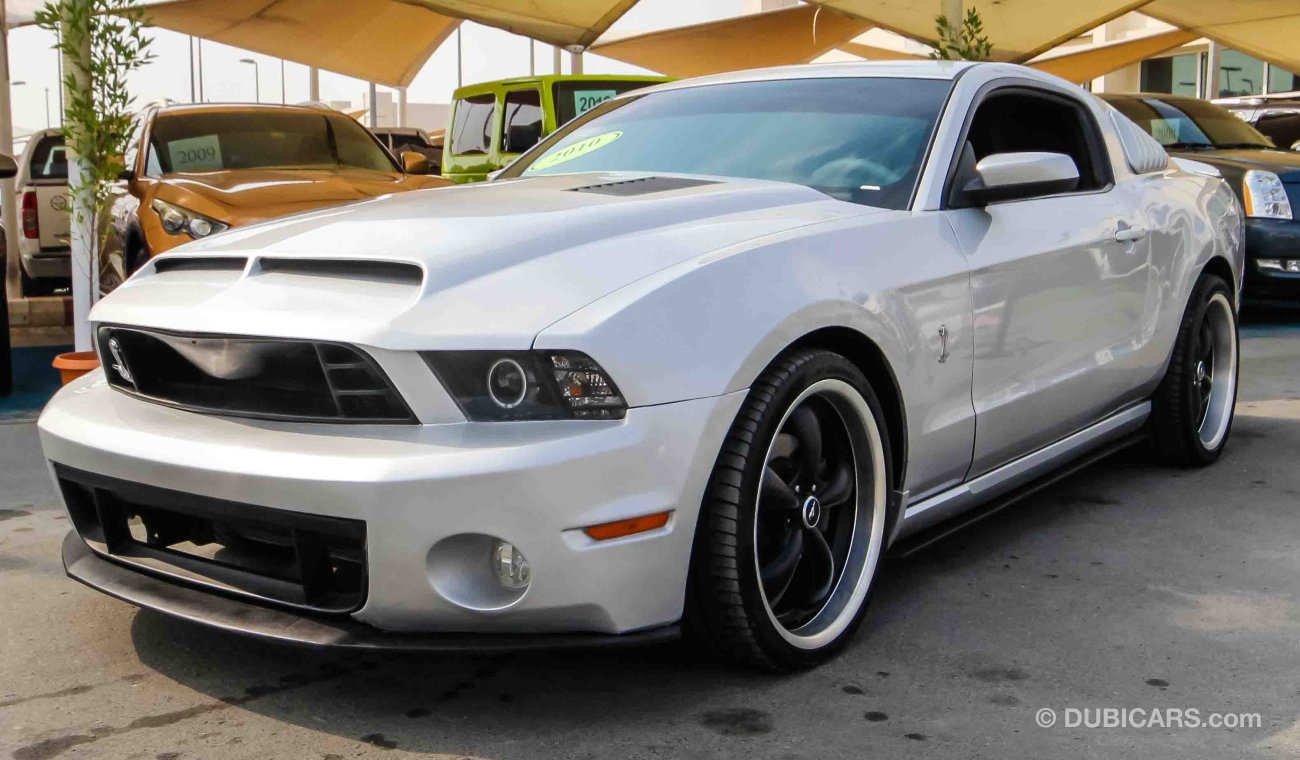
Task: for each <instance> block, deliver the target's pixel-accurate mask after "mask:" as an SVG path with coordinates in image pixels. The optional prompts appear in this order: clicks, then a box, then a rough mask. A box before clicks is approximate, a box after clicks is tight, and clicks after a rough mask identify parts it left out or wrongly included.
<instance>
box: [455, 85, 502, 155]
mask: <svg viewBox="0 0 1300 760" xmlns="http://www.w3.org/2000/svg"><path fill="white" fill-rule="evenodd" d="M496 105H497V101H496V96H495V95H491V94H488V95H475V96H473V97H469V98H463V99H461V100H458V101H457V102H456V118H455V119H454V120H453V121H452V125H451V152H452V154H453V155H458V156H470V155H483V154H485V153H487V152H488V151H490V150H492V123H493V121H494V119H495V117H496V110H497V109H496Z"/></svg>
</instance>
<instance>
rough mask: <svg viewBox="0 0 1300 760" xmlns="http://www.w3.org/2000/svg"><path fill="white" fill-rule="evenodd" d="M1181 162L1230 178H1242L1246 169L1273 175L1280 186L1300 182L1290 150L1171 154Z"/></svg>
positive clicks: (1298, 160)
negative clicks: (1210, 168) (1197, 164)
mask: <svg viewBox="0 0 1300 760" xmlns="http://www.w3.org/2000/svg"><path fill="white" fill-rule="evenodd" d="M1171 153H1172V154H1173V155H1176V156H1179V157H1181V158H1190V159H1192V160H1193V161H1200V162H1202V163H1206V164H1209V165H1210V166H1213V167H1215V168H1216V169H1220V170H1224V169H1226V170H1228V172H1227V173H1228V174H1230V175H1240V174H1244V173H1245V172H1246V171H1248V170H1250V169H1263V170H1264V171H1270V172H1274V173H1276V174H1277V175H1278V176H1279V177H1281V178H1282V180H1283V181H1284V182H1300V153H1297V152H1295V151H1290V150H1272V149H1255V148H1244V149H1243V148H1236V149H1232V150H1188V151H1171Z"/></svg>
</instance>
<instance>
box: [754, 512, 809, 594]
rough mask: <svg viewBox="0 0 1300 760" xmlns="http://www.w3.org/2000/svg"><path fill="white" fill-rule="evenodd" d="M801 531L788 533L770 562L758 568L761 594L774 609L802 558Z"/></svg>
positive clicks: (788, 585) (802, 541)
mask: <svg viewBox="0 0 1300 760" xmlns="http://www.w3.org/2000/svg"><path fill="white" fill-rule="evenodd" d="M803 545H804V540H803V531H801V530H793V531H790V535H789V537H788V538H787V539H786V542H785V545H784V546H782V547H781V551H780V552H778V553H777V555H776V556H775V557H773V558H772V561H771V562H769V563H767V564H766V565H763V566H762V567H761V568H759V571H758V572H759V577H760V579H761V580H762V582H763V592H764V593H766V594H767V603H768V604H770V605H772V606H773V607H775V606H776V605H777V603H779V602H780V601H781V597H782V596H784V595H785V591H786V589H787V588H789V587H790V581H791V579H793V578H794V571H795V570H796V569H797V568H798V567H799V558H800V557H802V556H803Z"/></svg>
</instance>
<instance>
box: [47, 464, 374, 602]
mask: <svg viewBox="0 0 1300 760" xmlns="http://www.w3.org/2000/svg"><path fill="white" fill-rule="evenodd" d="M54 469H55V475H56V476H57V478H58V482H59V489H60V490H61V491H62V493H63V499H64V501H65V503H66V504H67V505H68V513H69V515H71V517H72V522H73V525H74V526H75V527H76V529H77V533H78V534H79V535H80V536H81V538H82V540H84V541H85V542H86V544H87V545H88V546H89V547H90V548H91V549H93V550H94V551H96V552H97V553H99V554H101V555H104V556H107V557H109V558H111V559H113V560H115V561H117V562H120V563H122V564H125V565H129V566H131V567H133V568H135V569H138V570H141V571H144V572H148V573H152V574H154V575H160V576H163V577H166V578H168V579H170V580H174V581H178V582H181V583H187V584H190V585H196V586H200V587H203V588H206V589H209V590H213V591H218V592H222V593H226V594H230V595H234V596H241V597H251V598H253V599H256V600H258V601H263V602H269V603H273V604H278V605H282V606H288V607H292V608H295V609H301V610H307V611H312V612H321V613H328V614H343V613H348V612H352V611H355V610H357V609H359V608H360V607H361V605H362V603H363V602H364V601H365V595H366V524H365V522H363V521H361V520H350V519H344V518H338V517H324V516H320V515H310V514H305V513H301V512H291V511H287V510H282V509H273V508H270V507H262V506H256V505H252V504H242V503H238V502H231V501H225V500H222V499H213V498H210V497H205V496H199V495H196V494H188V493H183V492H180V491H173V490H171V489H166V488H157V487H154V486H146V485H143V484H139V483H131V482H129V481H124V480H118V479H116V478H109V477H106V476H103V475H96V474H93V473H88V472H84V471H81V470H77V469H74V468H71V467H66V466H64V465H59V464H55V465H54Z"/></svg>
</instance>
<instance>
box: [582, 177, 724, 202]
mask: <svg viewBox="0 0 1300 760" xmlns="http://www.w3.org/2000/svg"><path fill="white" fill-rule="evenodd" d="M716 184H718V183H717V182H713V181H711V180H707V179H686V178H685V177H638V178H637V179H625V180H620V181H618V182H605V183H602V184H599V185H585V186H583V187H573V188H569V189H570V190H571V191H572V192H575V193H596V194H598V195H615V196H619V197H628V196H633V195H649V194H650V193H666V192H668V191H669V190H685V189H686V188H688V187H700V186H702V185H716Z"/></svg>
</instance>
